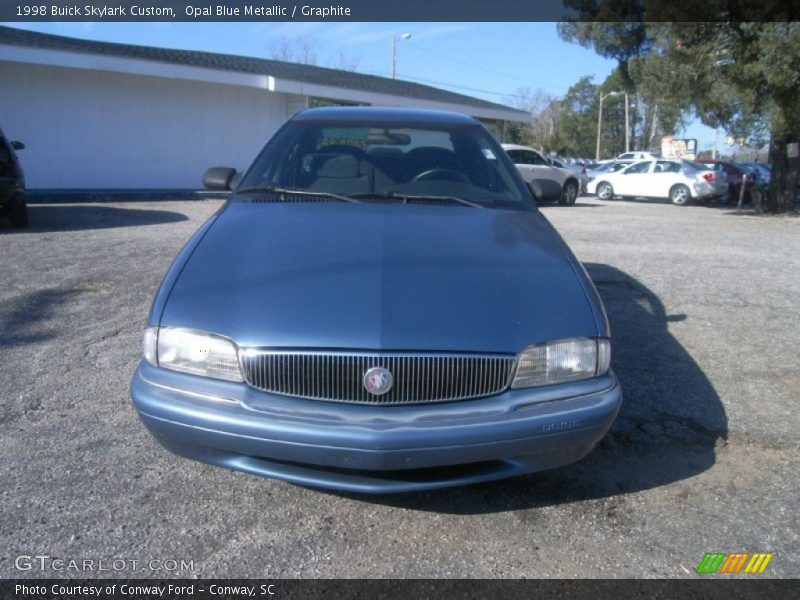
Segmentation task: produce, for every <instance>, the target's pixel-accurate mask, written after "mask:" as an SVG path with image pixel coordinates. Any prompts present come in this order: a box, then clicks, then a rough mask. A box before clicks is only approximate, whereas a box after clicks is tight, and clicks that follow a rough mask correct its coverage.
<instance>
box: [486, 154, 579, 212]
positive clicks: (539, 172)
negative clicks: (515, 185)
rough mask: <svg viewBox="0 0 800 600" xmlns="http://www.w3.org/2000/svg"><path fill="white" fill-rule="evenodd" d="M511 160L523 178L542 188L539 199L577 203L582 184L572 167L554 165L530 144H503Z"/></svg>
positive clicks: (570, 203)
mask: <svg viewBox="0 0 800 600" xmlns="http://www.w3.org/2000/svg"><path fill="white" fill-rule="evenodd" d="M502 146H503V150H505V151H506V152H507V153H508V156H509V157H510V158H511V162H513V163H514V165H515V166H516V167H517V171H519V174H520V175H522V178H523V179H524V180H525V181H526V182H527V183H530V184H532V185H533V187H534V188H538V189H541V190H542V191H541V192H540V195H542V196H544V197H541V198H539V200H558V203H559V204H565V205H567V206H570V205H572V204H575V200H577V199H578V193H579V192H580V190H581V184H580V181H579V180H578V175H577V174H576V173H575V172H573V171H571V170H570V169H562V168H559V167H554V166H552V165H551V164H550V163H549V162H548V161H547V159H546V158H545V157H544V156H542V155H541V154H540V153H539V152H537V151H536V150H534V149H533V148H530V147H529V146H519V145H517V144H502Z"/></svg>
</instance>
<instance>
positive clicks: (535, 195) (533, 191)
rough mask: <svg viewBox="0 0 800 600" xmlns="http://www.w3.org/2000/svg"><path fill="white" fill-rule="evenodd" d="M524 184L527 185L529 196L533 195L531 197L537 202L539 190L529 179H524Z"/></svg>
mask: <svg viewBox="0 0 800 600" xmlns="http://www.w3.org/2000/svg"><path fill="white" fill-rule="evenodd" d="M525 185H526V186H527V188H528V191H530V193H531V196H533V199H534V200H535V201H536V202H537V203H538V202H539V196H540V193H541V190H539V191H537V190H536V188H535V187H534V185H533V184H532V183H531V182H530V181H526V182H525Z"/></svg>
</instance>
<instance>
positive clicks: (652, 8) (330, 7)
mask: <svg viewBox="0 0 800 600" xmlns="http://www.w3.org/2000/svg"><path fill="white" fill-rule="evenodd" d="M134 7H136V8H134ZM153 9H158V10H153ZM578 15H580V18H581V20H592V21H604V22H624V21H651V22H652V21H684V22H687V21H706V22H730V21H736V22H743V21H794V20H800V0H396V1H392V0H2V2H0V21H6V22H47V21H63V22H67V21H75V22H77V21H82V22H102V21H130V22H156V21H161V22H179V21H184V22H193V21H197V22H203V21H228V22H236V21H242V22H247V21H274V22H288V21H298V22H303V21H331V22H335V21H356V22H370V21H374V22H386V21H417V22H432V21H436V22H443V21H449V22H469V21H492V22H521V21H526V22H536V21H566V20H572V19H576V18H578Z"/></svg>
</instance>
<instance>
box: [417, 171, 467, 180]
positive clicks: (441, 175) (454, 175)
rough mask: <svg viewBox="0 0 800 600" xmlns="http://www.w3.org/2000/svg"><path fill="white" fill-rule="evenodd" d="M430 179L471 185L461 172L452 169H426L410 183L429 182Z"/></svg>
mask: <svg viewBox="0 0 800 600" xmlns="http://www.w3.org/2000/svg"><path fill="white" fill-rule="evenodd" d="M431 179H445V180H449V181H461V182H462V183H471V182H470V180H469V177H467V176H466V175H464V174H463V173H462V172H461V171H455V170H453V169H442V168H436V169H428V170H427V171H423V172H422V173H418V174H417V175H415V176H414V179H412V180H411V181H430V180H431Z"/></svg>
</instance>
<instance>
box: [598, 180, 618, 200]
mask: <svg viewBox="0 0 800 600" xmlns="http://www.w3.org/2000/svg"><path fill="white" fill-rule="evenodd" d="M597 197H598V198H600V200H613V198H614V188H613V187H611V184H610V183H608V182H606V181H603V182H601V183H598V184H597Z"/></svg>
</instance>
